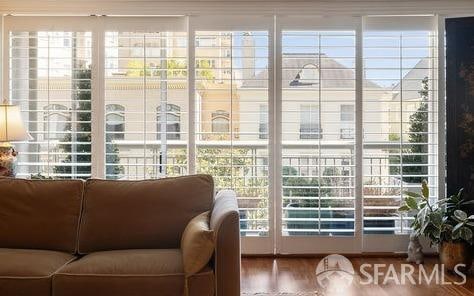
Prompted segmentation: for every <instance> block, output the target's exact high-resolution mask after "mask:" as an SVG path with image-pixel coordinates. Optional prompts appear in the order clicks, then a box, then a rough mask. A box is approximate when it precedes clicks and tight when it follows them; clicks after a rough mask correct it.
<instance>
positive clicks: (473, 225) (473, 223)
mask: <svg viewBox="0 0 474 296" xmlns="http://www.w3.org/2000/svg"><path fill="white" fill-rule="evenodd" d="M466 224H467V225H469V226H471V227H474V222H467V223H466Z"/></svg>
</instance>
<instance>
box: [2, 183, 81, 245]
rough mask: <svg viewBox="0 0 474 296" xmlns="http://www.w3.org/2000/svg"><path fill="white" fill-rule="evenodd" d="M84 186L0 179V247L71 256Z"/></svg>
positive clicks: (75, 240) (75, 238) (75, 241)
mask: <svg viewBox="0 0 474 296" xmlns="http://www.w3.org/2000/svg"><path fill="white" fill-rule="evenodd" d="M83 185H84V182H83V181H81V180H61V181H53V180H22V179H11V178H0V248H16V249H43V250H54V251H63V252H68V253H71V254H72V253H74V252H75V250H76V243H77V234H78V228H79V218H80V212H81V203H82V191H83Z"/></svg>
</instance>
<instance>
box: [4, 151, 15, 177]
mask: <svg viewBox="0 0 474 296" xmlns="http://www.w3.org/2000/svg"><path fill="white" fill-rule="evenodd" d="M0 176H2V177H13V178H14V177H15V176H16V152H15V150H14V149H13V147H12V146H1V145H0Z"/></svg>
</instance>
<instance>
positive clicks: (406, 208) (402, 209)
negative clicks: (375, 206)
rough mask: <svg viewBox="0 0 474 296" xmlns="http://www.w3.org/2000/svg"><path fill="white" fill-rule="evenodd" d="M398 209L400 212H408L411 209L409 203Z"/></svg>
mask: <svg viewBox="0 0 474 296" xmlns="http://www.w3.org/2000/svg"><path fill="white" fill-rule="evenodd" d="M398 211H399V212H408V211H410V207H409V206H407V205H403V206H401V207H399V208H398Z"/></svg>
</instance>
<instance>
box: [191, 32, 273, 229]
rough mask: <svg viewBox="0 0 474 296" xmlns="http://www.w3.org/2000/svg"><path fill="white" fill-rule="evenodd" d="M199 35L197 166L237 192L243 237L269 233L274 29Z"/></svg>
mask: <svg viewBox="0 0 474 296" xmlns="http://www.w3.org/2000/svg"><path fill="white" fill-rule="evenodd" d="M195 36H196V37H195V41H196V42H195V57H196V61H195V64H196V72H195V77H196V78H195V89H196V105H195V106H196V107H195V108H196V113H195V122H196V123H195V133H196V170H197V172H199V173H208V174H211V175H213V176H214V180H215V183H216V189H217V190H220V189H234V190H235V191H236V193H237V196H238V199H239V206H240V216H241V232H242V235H243V236H268V231H269V222H268V219H269V215H268V190H269V183H268V182H269V180H268V165H269V156H268V149H269V148H268V137H261V135H260V132H259V130H265V128H264V127H262V125H265V124H266V125H268V116H262V112H268V99H269V94H268V91H269V87H268V79H269V78H268V70H269V67H268V63H269V58H268V55H269V35H268V32H266V31H197V32H196V33H195ZM263 121H266V122H263ZM266 130H268V127H267V128H266Z"/></svg>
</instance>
